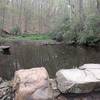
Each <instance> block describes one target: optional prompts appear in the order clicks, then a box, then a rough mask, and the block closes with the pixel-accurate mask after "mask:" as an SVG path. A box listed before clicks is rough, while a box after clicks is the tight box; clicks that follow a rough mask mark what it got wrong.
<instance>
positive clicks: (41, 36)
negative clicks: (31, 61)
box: [0, 34, 50, 42]
mask: <svg viewBox="0 0 100 100" xmlns="http://www.w3.org/2000/svg"><path fill="white" fill-rule="evenodd" d="M16 40H50V37H49V35H48V34H32V35H16V36H13V35H11V36H7V37H0V42H9V41H16Z"/></svg>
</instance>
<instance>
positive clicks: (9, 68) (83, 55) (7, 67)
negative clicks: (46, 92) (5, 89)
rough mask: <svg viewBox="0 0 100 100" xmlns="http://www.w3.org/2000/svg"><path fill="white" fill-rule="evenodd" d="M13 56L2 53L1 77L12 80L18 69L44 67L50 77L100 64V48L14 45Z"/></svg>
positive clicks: (0, 61)
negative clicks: (65, 71)
mask: <svg viewBox="0 0 100 100" xmlns="http://www.w3.org/2000/svg"><path fill="white" fill-rule="evenodd" d="M10 51H11V55H4V54H2V53H0V76H2V77H3V78H6V79H11V78H12V76H13V74H14V72H15V71H16V70H18V69H24V68H33V67H41V66H44V67H46V69H47V70H48V72H49V74H50V77H54V75H55V73H56V71H57V70H59V69H62V68H72V67H77V66H80V65H82V64H84V63H100V52H99V51H100V48H92V47H87V48H86V47H79V46H77V47H76V46H65V45H45V46H35V45H20V44H16V45H13V46H12V48H11V50H10Z"/></svg>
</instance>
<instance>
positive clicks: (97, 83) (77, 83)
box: [56, 64, 100, 93]
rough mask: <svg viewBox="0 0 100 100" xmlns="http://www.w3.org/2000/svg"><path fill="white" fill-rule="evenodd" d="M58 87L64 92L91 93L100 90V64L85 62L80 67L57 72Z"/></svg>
mask: <svg viewBox="0 0 100 100" xmlns="http://www.w3.org/2000/svg"><path fill="white" fill-rule="evenodd" d="M56 80H57V83H58V89H59V90H60V91H61V92H62V93H67V92H70V93H89V92H91V91H93V90H95V91H99V90H100V65H98V64H97V65H96V64H85V65H83V66H81V67H80V68H79V69H78V68H76V69H65V70H60V71H58V72H57V73H56Z"/></svg>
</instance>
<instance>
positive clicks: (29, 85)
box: [0, 64, 100, 100]
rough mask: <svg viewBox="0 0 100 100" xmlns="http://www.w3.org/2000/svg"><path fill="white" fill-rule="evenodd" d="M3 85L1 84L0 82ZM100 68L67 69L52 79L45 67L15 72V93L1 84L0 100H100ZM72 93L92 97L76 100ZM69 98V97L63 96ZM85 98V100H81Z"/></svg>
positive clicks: (7, 84)
mask: <svg viewBox="0 0 100 100" xmlns="http://www.w3.org/2000/svg"><path fill="white" fill-rule="evenodd" d="M0 82H1V81H0ZM99 90H100V65H99V64H85V65H83V66H81V67H79V68H76V69H63V70H59V71H58V72H57V73H56V78H55V79H49V75H48V73H47V71H46V69H45V68H44V67H41V68H32V69H23V70H19V71H16V72H15V76H14V80H13V91H15V98H14V99H13V97H12V89H11V85H10V83H9V82H5V81H3V82H1V83H0V100H70V99H71V98H72V99H73V100H99V98H100V96H98V94H100V93H99V92H98V93H97V92H96V93H94V94H91V93H90V92H92V91H99ZM69 93H79V94H80V93H85V94H86V93H89V94H90V95H87V94H86V95H84V94H82V95H81V96H79V95H78V96H77V97H76V96H73V95H72V94H70V96H68V95H69ZM62 94H65V95H62ZM80 98H81V99H80Z"/></svg>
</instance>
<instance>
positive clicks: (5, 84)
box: [0, 78, 14, 100]
mask: <svg viewBox="0 0 100 100" xmlns="http://www.w3.org/2000/svg"><path fill="white" fill-rule="evenodd" d="M13 96H14V95H13V91H12V86H11V82H10V81H4V80H2V78H0V100H13Z"/></svg>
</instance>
